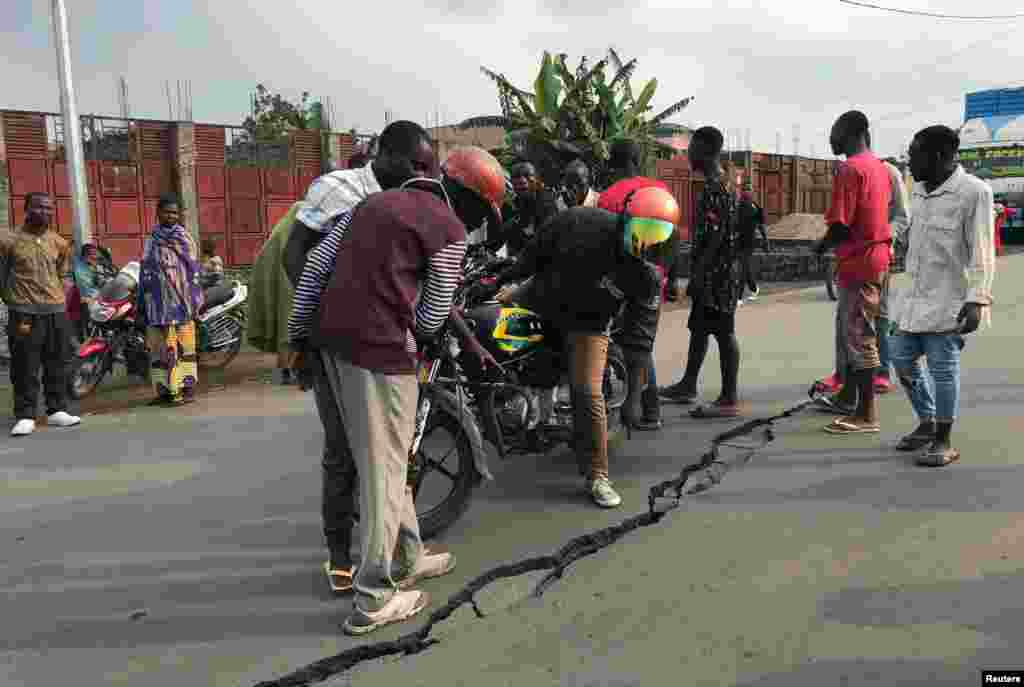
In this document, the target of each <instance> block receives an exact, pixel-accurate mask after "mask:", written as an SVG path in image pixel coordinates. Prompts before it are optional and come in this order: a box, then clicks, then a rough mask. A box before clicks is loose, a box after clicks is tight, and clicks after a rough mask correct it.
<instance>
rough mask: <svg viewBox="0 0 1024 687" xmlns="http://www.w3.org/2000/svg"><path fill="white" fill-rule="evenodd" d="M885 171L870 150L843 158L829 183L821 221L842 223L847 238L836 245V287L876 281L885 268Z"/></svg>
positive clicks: (889, 236)
mask: <svg viewBox="0 0 1024 687" xmlns="http://www.w3.org/2000/svg"><path fill="white" fill-rule="evenodd" d="M891 194H892V191H891V186H890V183H889V172H888V171H887V170H886V168H885V165H884V164H883V163H882V161H881V160H879V159H878V158H877V157H875V156H874V154H872V153H871V152H870V151H865V152H863V153H860V154H858V155H853V156H851V157H849V158H847V160H846V162H845V163H844V164H843V165H842V166H841V167H840V168H839V173H838V174H837V175H836V178H835V180H834V181H833V183H832V203H831V204H830V206H829V209H828V212H826V213H825V224H827V225H829V226H832V225H833V224H844V225H846V226H847V227H849V228H850V238H849V240H847V241H843V242H842V243H841V244H839V246H838V247H836V258H837V259H838V261H839V264H838V267H837V270H836V274H837V277H838V280H839V284H840V286H844V287H850V286H852V285H854V284H856V283H858V282H865V281H878V279H879V278H880V277H881V275H882V274H884V273H885V272H886V271H888V269H889V259H890V247H889V244H888V243H886V242H887V241H889V240H890V239H892V232H891V231H890V230H889V199H890V196H891Z"/></svg>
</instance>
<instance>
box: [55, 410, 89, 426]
mask: <svg viewBox="0 0 1024 687" xmlns="http://www.w3.org/2000/svg"><path fill="white" fill-rule="evenodd" d="M81 421H82V418H80V417H77V416H75V415H70V414H68V413H65V412H64V411H63V410H61V411H58V412H56V413H54V414H53V415H48V416H47V417H46V424H48V425H50V426H52V427H74V426H75V425H77V424H78V423H80V422H81Z"/></svg>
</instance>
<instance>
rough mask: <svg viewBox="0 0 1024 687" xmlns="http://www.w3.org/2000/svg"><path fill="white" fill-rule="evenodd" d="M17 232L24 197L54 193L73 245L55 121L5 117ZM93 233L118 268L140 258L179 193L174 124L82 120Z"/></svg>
mask: <svg viewBox="0 0 1024 687" xmlns="http://www.w3.org/2000/svg"><path fill="white" fill-rule="evenodd" d="M0 116H2V117H3V124H4V139H5V140H4V146H5V149H6V155H7V160H6V164H7V173H8V178H9V179H10V207H9V210H10V215H9V216H10V217H11V224H12V226H18V225H20V224H21V223H22V221H23V220H24V210H23V203H22V198H24V196H25V194H26V193H29V192H32V191H41V192H44V193H49V194H50V195H51V196H52V197H53V199H54V205H55V206H56V214H55V218H54V221H55V224H56V229H57V231H58V232H59V233H61V234H62V235H64V236H67V237H69V238H70V236H71V226H72V201H71V191H70V189H69V188H68V183H67V171H66V169H65V164H66V163H65V156H64V141H63V129H62V126H61V122H60V118H59V117H58V116H57V115H51V114H45V113H27V112H3V113H2V115H0ZM82 128H83V140H84V142H85V157H86V171H87V186H88V192H89V207H90V211H91V214H92V224H93V233H94V235H95V237H96V239H97V241H98V242H100V243H101V244H102V245H104V246H106V247H107V248H109V249H110V251H111V253H112V254H113V256H114V259H115V261H118V262H124V261H126V260H129V259H132V258H134V257H137V256H138V254H139V252H140V251H141V249H142V240H143V236H144V235H145V231H146V227H149V226H152V225H153V223H154V221H155V216H156V201H157V199H158V198H159V197H160V194H161V193H165V192H168V191H173V190H174V187H175V183H174V182H175V179H174V165H173V158H172V155H171V148H170V141H171V129H170V125H169V124H166V123H159V122H134V121H128V120H116V119H108V118H98V117H88V118H83V119H82Z"/></svg>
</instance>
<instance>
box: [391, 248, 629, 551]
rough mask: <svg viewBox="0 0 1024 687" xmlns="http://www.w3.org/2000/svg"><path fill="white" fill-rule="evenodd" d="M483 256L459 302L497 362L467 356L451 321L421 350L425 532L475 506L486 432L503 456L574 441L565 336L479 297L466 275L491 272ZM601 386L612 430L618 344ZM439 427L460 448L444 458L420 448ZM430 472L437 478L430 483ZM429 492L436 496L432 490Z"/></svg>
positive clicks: (418, 480) (621, 398) (618, 389)
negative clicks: (482, 363) (485, 365)
mask: <svg viewBox="0 0 1024 687" xmlns="http://www.w3.org/2000/svg"><path fill="white" fill-rule="evenodd" d="M481 262H482V264H481V265H478V268H479V269H478V270H477V271H476V272H475V273H470V272H467V279H465V280H464V282H463V284H462V285H461V286H460V289H459V293H458V294H457V296H456V302H459V301H460V300H461V301H462V302H463V303H465V304H466V308H467V309H466V312H465V318H466V323H467V325H468V326H469V328H470V330H471V331H472V332H473V334H474V336H475V337H476V338H477V340H478V341H479V342H480V343H481V345H482V346H483V347H484V348H485V349H486V350H487V351H489V352H490V353H491V355H493V356H494V358H495V360H497V362H498V364H499V365H500V367H501V370H500V372H498V373H494V372H485V371H484V370H481V369H480V367H479V363H478V361H477V360H476V359H475V358H473V357H472V356H467V355H464V354H463V352H462V350H461V348H460V346H459V344H458V342H457V340H456V338H455V336H454V334H453V333H452V332H451V331H450V330H449V328H448V326H447V325H446V326H445V328H444V329H443V330H442V332H441V335H440V336H439V337H438V339H437V340H436V342H435V343H434V344H433V345H431V346H430V347H429V348H428V350H427V351H426V352H425V353H424V356H423V358H422V361H421V363H420V375H421V377H420V382H421V386H420V389H421V393H420V400H419V406H418V412H417V420H416V433H415V435H414V440H413V447H412V450H411V451H410V470H409V474H410V480H409V482H410V486H411V487H412V490H413V496H414V500H415V502H416V510H417V513H418V514H419V521H420V531H421V533H423V536H424V537H429V536H434V535H436V534H438V533H440V532H442V531H444V530H445V529H447V528H448V527H450V526H451V525H452V524H453V523H454V522H455V521H457V520H458V519H459V517H461V516H462V514H463V513H464V512H465V511H466V509H467V508H468V507H469V502H470V499H471V498H472V490H473V488H474V487H475V486H476V485H477V484H479V482H480V481H481V480H482V479H485V478H487V479H489V478H490V473H489V472H488V470H487V463H486V457H485V455H484V452H483V445H482V443H483V439H486V440H487V442H488V443H490V444H491V445H493V446H494V447H495V449H496V451H497V453H498V455H499V456H500V457H501V458H502V459H505V458H508V457H509V456H510V455H522V454H527V453H548V452H551V451H552V450H554V449H556V448H558V447H560V446H562V445H564V444H571V443H572V441H573V435H574V431H573V425H574V415H573V399H572V394H571V393H570V387H569V384H568V378H567V374H566V370H567V368H568V360H567V357H566V354H565V351H564V346H563V342H562V341H561V340H560V337H558V336H557V334H556V333H555V332H554V331H552V330H551V328H550V327H549V326H548V324H547V323H546V322H545V321H544V320H543V319H542V318H541V317H540V316H539V315H538V314H536V313H534V312H533V311H531V310H528V309H527V308H523V307H519V306H510V305H503V304H501V303H498V302H496V301H493V300H484V301H482V302H474V300H473V298H472V289H471V288H468V287H471V286H472V284H471V283H467V282H470V279H469V277H470V274H475V276H476V278H479V279H485V278H487V276H486V275H487V273H488V269H487V268H486V264H487V261H486V260H482V261H481ZM467 292H468V293H469V296H467ZM603 386H604V388H603V391H604V397H605V402H606V412H607V414H608V423H609V429H613V428H614V427H615V426H616V424H617V423H618V419H619V414H618V412H616V411H619V410H620V409H621V407H622V406H623V404H624V403H625V401H626V397H627V396H628V382H627V368H626V362H625V358H624V356H623V354H622V351H621V349H620V348H619V347H618V345H616V344H615V343H614V342H613V343H611V344H610V345H609V349H608V362H607V365H606V368H605V373H604V385H603ZM441 427H444V428H447V430H448V432H449V433H451V434H453V436H454V439H455V441H454V444H455V446H454V448H453V449H451V450H449V451H447V453H446V454H445V456H444V458H442V459H440V460H438V459H437V458H436V457H434V452H433V451H432V450H431V451H427V450H424V449H423V448H422V446H423V442H424V439H425V438H426V437H427V436H428V435H429V434H430V433H431V432H433V431H436V430H437V429H439V428H441ZM452 458H454V460H453V461H452V462H451V463H450V464H449V462H448V461H449V460H450V459H452ZM428 479H429V480H432V481H433V482H434V483H435V485H438V486H435V487H433V488H432V489H430V490H425V489H424V485H425V484H426V482H427V481H428ZM426 491H430V492H431V494H430V495H429V496H427V495H426V493H425V492H426ZM438 494H440V495H439V496H438Z"/></svg>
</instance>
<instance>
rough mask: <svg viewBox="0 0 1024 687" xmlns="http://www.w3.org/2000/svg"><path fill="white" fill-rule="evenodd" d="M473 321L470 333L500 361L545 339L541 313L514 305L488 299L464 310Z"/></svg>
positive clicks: (529, 348)
mask: <svg viewBox="0 0 1024 687" xmlns="http://www.w3.org/2000/svg"><path fill="white" fill-rule="evenodd" d="M466 317H467V318H469V319H470V320H472V321H473V323H474V327H473V333H474V334H475V335H476V337H477V339H478V340H479V341H480V343H481V345H483V347H484V348H486V349H487V350H488V351H489V352H490V353H491V355H493V356H494V357H495V358H496V359H497V360H498V361H499V362H500V361H502V360H507V359H509V358H512V357H515V356H517V355H520V354H522V353H525V352H526V351H529V350H531V349H533V348H536V347H537V346H540V345H541V344H542V343H543V341H544V323H543V320H541V317H540V315H538V314H537V313H535V312H533V311H532V310H527V309H526V308H519V307H516V306H507V305H501V304H500V303H488V304H485V305H480V306H477V307H476V308H473V309H472V310H470V311H469V312H467V313H466Z"/></svg>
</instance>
